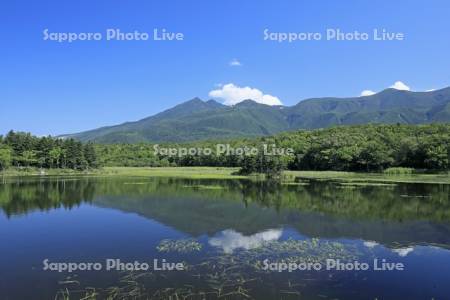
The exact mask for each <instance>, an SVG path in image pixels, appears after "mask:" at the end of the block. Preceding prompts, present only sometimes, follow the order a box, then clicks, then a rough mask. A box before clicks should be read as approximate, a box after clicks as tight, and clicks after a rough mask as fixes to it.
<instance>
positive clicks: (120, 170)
mask: <svg viewBox="0 0 450 300" xmlns="http://www.w3.org/2000/svg"><path fill="white" fill-rule="evenodd" d="M238 169H239V168H226V167H104V168H101V169H93V170H88V171H76V170H70V169H45V170H43V172H41V170H39V169H31V170H17V169H8V170H6V171H2V172H0V176H1V177H3V178H12V177H48V176H69V177H71V176H95V177H105V176H106V177H108V176H114V177H115V176H126V177H174V178H186V179H254V180H261V179H264V176H263V175H260V174H255V175H249V176H244V175H235V173H236V172H237V171H238ZM305 180H307V181H308V180H317V181H328V182H337V183H350V184H358V183H359V184H364V183H369V184H370V183H391V184H392V183H423V184H450V175H449V173H448V172H447V173H445V172H443V173H434V174H424V173H421V174H395V175H388V174H383V173H358V172H343V171H290V170H287V171H284V172H283V178H282V180H281V181H282V182H284V183H294V184H295V183H296V182H302V181H305Z"/></svg>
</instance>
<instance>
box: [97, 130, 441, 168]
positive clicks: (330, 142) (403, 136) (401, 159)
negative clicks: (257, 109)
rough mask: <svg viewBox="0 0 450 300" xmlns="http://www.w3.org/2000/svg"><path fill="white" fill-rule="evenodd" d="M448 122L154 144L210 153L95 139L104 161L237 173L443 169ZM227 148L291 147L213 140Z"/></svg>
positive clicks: (100, 156) (118, 163)
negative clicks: (278, 151) (275, 151)
mask: <svg viewBox="0 0 450 300" xmlns="http://www.w3.org/2000/svg"><path fill="white" fill-rule="evenodd" d="M449 132H450V124H439V125H437V124H435V125H358V126H339V127H333V128H329V129H319V130H313V131H305V130H302V131H296V132H289V133H284V134H279V135H276V136H273V137H262V138H254V139H235V140H228V141H202V142H195V143H186V144H165V145H160V148H163V147H166V148H180V147H181V148H209V149H213V154H212V155H187V156H183V157H178V156H164V155H157V154H155V153H154V149H153V144H143V143H142V144H111V145H104V144H96V145H95V147H96V151H97V153H98V156H99V160H100V164H101V165H105V166H136V167H139V166H149V167H158V166H217V167H241V174H250V173H266V174H275V176H276V174H277V173H278V172H279V171H280V169H286V168H289V169H292V170H337V171H381V170H383V169H386V168H389V167H405V168H416V169H430V170H448V169H449V168H450V165H449V155H450V136H449ZM225 143H227V144H230V146H231V147H233V148H238V147H245V146H248V147H255V148H259V149H260V150H259V152H258V153H259V154H261V153H263V151H262V150H261V146H262V144H267V145H272V144H275V145H276V147H278V148H285V149H286V148H292V149H294V152H295V155H294V156H281V157H280V156H265V155H253V156H249V155H244V156H239V155H216V153H215V152H214V151H215V149H216V146H217V144H225Z"/></svg>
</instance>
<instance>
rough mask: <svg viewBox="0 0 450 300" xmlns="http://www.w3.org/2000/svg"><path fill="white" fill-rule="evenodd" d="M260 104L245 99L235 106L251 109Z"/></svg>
mask: <svg viewBox="0 0 450 300" xmlns="http://www.w3.org/2000/svg"><path fill="white" fill-rule="evenodd" d="M260 104H261V103H258V102H256V101H255V100H252V99H246V100H243V101H241V102H239V103H236V104H235V106H240V107H252V106H256V105H260Z"/></svg>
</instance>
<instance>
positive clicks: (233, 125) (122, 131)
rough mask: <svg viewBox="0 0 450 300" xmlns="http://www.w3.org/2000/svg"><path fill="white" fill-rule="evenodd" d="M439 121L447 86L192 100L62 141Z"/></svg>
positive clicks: (449, 94) (183, 138) (447, 118)
mask: <svg viewBox="0 0 450 300" xmlns="http://www.w3.org/2000/svg"><path fill="white" fill-rule="evenodd" d="M438 122H450V87H447V88H444V89H440V90H435V91H429V92H411V91H402V90H396V89H386V90H383V91H381V92H379V93H377V94H374V95H371V96H365V97H352V98H333V97H326V98H313V99H306V100H303V101H300V102H299V103H298V104H296V105H294V106H269V105H265V104H260V103H257V102H255V101H252V100H251V99H249V100H245V101H242V102H240V103H238V104H236V105H234V106H227V105H223V104H221V103H218V102H216V101H214V100H209V101H202V100H200V99H199V98H194V99H192V100H189V101H187V102H184V103H181V104H179V105H177V106H175V107H173V108H171V109H168V110H165V111H163V112H161V113H158V114H156V115H153V116H151V117H148V118H145V119H142V120H139V121H135V122H127V123H123V124H120V125H115V126H107V127H101V128H98V129H94V130H89V131H85V132H80V133H75V134H68V135H63V136H61V137H63V138H75V139H77V140H81V141H84V142H85V141H94V142H99V143H137V142H157V143H161V142H188V141H196V140H206V139H228V138H237V137H257V136H263V135H271V134H275V133H279V132H282V131H289V130H296V129H316V128H325V127H329V126H333V125H351V124H367V123H402V124H425V123H438Z"/></svg>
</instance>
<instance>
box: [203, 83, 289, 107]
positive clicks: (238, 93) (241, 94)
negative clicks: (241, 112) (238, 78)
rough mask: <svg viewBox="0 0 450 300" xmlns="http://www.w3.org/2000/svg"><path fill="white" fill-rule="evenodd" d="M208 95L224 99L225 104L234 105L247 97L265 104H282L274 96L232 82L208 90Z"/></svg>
mask: <svg viewBox="0 0 450 300" xmlns="http://www.w3.org/2000/svg"><path fill="white" fill-rule="evenodd" d="M209 96H210V97H214V98H220V99H223V100H224V102H223V103H224V104H225V105H235V104H237V103H239V102H242V101H244V100H247V99H251V100H253V101H255V102H258V103H262V104H267V105H282V103H281V101H280V99H278V98H277V97H275V96H272V95H268V94H263V92H261V91H260V90H258V89H255V88H251V87H248V86H246V87H239V86H236V85H234V84H232V83H228V84H225V85H223V86H222V87H221V88H220V89H217V90H212V91H210V92H209Z"/></svg>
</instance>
